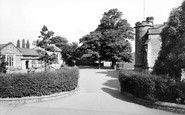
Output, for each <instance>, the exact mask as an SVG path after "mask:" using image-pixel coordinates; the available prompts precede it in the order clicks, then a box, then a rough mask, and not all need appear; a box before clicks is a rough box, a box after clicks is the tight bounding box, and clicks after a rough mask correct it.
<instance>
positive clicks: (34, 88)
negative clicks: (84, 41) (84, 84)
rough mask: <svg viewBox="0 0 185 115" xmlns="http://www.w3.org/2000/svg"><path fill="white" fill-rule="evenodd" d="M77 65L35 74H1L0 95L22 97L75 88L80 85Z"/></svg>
mask: <svg viewBox="0 0 185 115" xmlns="http://www.w3.org/2000/svg"><path fill="white" fill-rule="evenodd" d="M78 78H79V70H78V68H77V67H73V68H69V67H68V68H63V69H58V70H55V71H51V72H41V73H33V74H0V97H1V98H15V97H16V98H21V97H26V96H42V95H50V94H53V93H59V92H64V91H71V90H74V89H75V88H76V87H77V85H78Z"/></svg>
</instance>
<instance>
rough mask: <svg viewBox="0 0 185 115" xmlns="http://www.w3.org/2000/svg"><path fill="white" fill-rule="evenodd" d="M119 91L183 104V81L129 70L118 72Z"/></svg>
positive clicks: (184, 100)
mask: <svg viewBox="0 0 185 115" xmlns="http://www.w3.org/2000/svg"><path fill="white" fill-rule="evenodd" d="M119 82H120V86H121V92H123V91H124V92H128V93H130V94H132V95H134V96H135V97H138V98H142V99H146V100H150V101H166V102H173V103H181V104H185V82H175V80H173V79H170V78H167V77H164V76H155V75H151V74H143V73H139V72H135V71H131V70H121V71H120V73H119Z"/></svg>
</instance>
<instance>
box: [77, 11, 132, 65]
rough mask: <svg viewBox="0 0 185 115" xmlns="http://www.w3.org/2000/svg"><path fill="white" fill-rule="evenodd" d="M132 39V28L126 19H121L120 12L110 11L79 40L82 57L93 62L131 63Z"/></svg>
mask: <svg viewBox="0 0 185 115" xmlns="http://www.w3.org/2000/svg"><path fill="white" fill-rule="evenodd" d="M133 39H134V34H133V28H132V27H131V26H130V24H129V23H128V22H127V20H126V19H122V12H120V11H118V9H111V10H109V11H108V12H105V13H104V14H103V17H102V19H101V20H100V24H99V25H98V27H97V28H96V30H95V31H93V32H90V34H88V35H86V36H84V37H83V38H81V39H80V43H82V46H81V49H83V51H84V52H85V54H84V55H83V57H91V58H92V59H94V60H99V61H101V60H108V61H112V62H113V65H114V64H115V62H116V61H125V62H131V60H132V58H131V44H130V42H129V40H133Z"/></svg>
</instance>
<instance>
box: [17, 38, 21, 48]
mask: <svg viewBox="0 0 185 115" xmlns="http://www.w3.org/2000/svg"><path fill="white" fill-rule="evenodd" d="M16 46H17V47H18V48H20V47H21V43H20V40H19V39H18V40H17V45H16Z"/></svg>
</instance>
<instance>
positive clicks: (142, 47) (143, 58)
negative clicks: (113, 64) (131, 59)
mask: <svg viewBox="0 0 185 115" xmlns="http://www.w3.org/2000/svg"><path fill="white" fill-rule="evenodd" d="M164 26H165V23H164V24H154V23H153V19H151V20H146V21H142V22H137V23H136V25H135V66H134V68H135V70H137V71H148V70H149V71H150V70H152V69H153V66H154V64H155V60H156V59H157V57H158V53H159V51H160V48H161V36H160V33H161V31H162V29H163V28H164Z"/></svg>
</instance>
